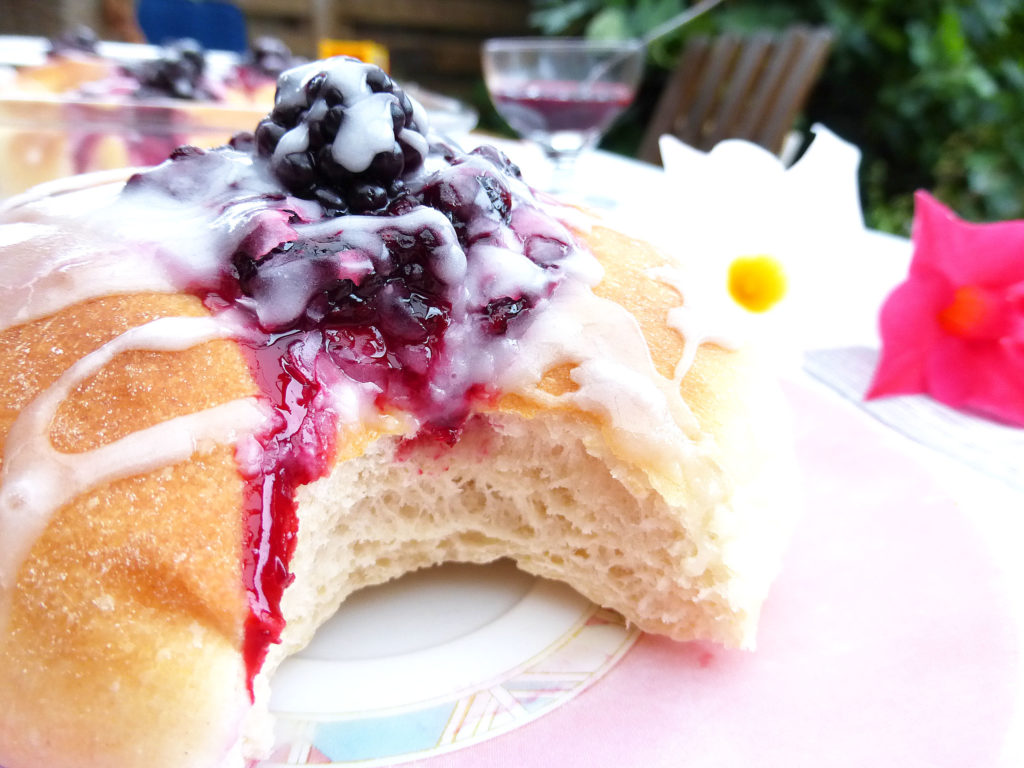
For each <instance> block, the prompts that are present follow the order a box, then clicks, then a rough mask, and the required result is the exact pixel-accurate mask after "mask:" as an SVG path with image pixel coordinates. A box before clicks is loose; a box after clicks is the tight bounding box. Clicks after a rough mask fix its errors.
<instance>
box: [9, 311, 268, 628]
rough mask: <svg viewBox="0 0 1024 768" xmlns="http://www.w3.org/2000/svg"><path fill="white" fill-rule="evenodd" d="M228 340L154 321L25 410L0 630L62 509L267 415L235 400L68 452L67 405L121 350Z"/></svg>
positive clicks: (15, 458)
mask: <svg viewBox="0 0 1024 768" xmlns="http://www.w3.org/2000/svg"><path fill="white" fill-rule="evenodd" d="M229 335H230V329H228V328H226V327H225V326H224V325H223V324H221V323H219V322H217V321H216V320H215V319H213V318H210V317H198V318H185V317H169V318H161V319H158V320H153V321H152V322H149V323H147V324H145V325H142V326H138V327H136V328H132V329H130V330H128V331H126V332H125V333H123V334H121V335H120V336H118V337H117V338H115V339H113V340H111V341H109V342H107V343H106V344H104V345H103V346H102V347H100V348H99V349H97V350H95V351H94V352H91V353H90V354H88V355H86V356H85V357H83V358H81V359H80V360H79V361H78V362H76V363H75V364H74V365H72V366H71V367H70V368H69V369H68V370H67V371H65V372H64V373H63V374H62V375H61V376H60V377H59V378H58V379H57V381H55V382H54V383H53V384H52V385H51V386H50V387H49V388H48V389H46V390H44V391H43V392H42V393H40V394H39V395H38V396H37V397H36V398H35V399H34V400H33V401H32V402H31V403H29V404H28V405H27V406H26V407H25V408H24V409H22V411H21V413H20V414H19V415H18V417H17V419H15V421H14V423H13V424H12V426H11V429H10V431H9V433H8V436H7V442H6V446H5V452H4V463H3V470H2V475H0V480H2V485H0V598H2V599H0V628H2V623H3V620H4V616H5V611H6V610H8V609H9V600H8V599H7V594H9V593H10V591H11V590H12V589H13V588H14V584H15V580H16V577H17V573H18V570H19V569H20V567H21V565H22V563H23V562H24V560H25V558H26V557H27V556H28V553H29V552H30V550H31V549H32V546H33V545H34V543H35V541H36V540H37V539H38V537H39V536H40V535H41V534H42V532H43V531H44V530H46V527H47V525H49V522H50V520H51V518H52V517H53V515H54V513H56V511H57V510H58V509H60V508H61V507H62V506H63V505H64V504H66V503H67V502H69V501H70V500H71V499H73V498H75V497H76V496H78V495H80V494H82V493H85V492H87V491H89V490H90V489H92V488H96V487H98V486H100V485H103V484H104V483H109V482H112V481H114V480H118V479H121V478H125V477H130V476H132V475H136V474H140V473H143V472H148V471H151V470H154V469H157V468H159V467H163V466H168V465H171V464H175V463H177V462H181V461H184V460H186V459H188V458H189V457H190V456H192V455H193V454H195V453H197V452H204V451H208V450H209V449H210V448H211V447H213V446H214V445H223V444H233V443H235V442H236V441H238V439H239V438H240V436H242V435H244V434H251V433H252V432H254V431H255V430H257V429H259V428H260V427H261V426H262V425H263V424H265V423H266V420H267V418H268V414H267V412H266V411H265V410H264V408H263V407H262V406H261V405H260V404H259V402H258V401H257V400H256V399H254V398H246V399H241V400H234V401H231V402H228V403H224V404H223V405H219V406H216V407H213V408H209V409H206V410H204V411H199V412H197V413H192V414H188V415H185V416H179V417H177V418H173V419H170V420H168V421H165V422H162V423H160V424H156V425H154V426H152V427H148V428H146V429H141V430H139V431H137V432H133V433H131V434H129V435H127V436H125V437H123V438H120V439H119V440H116V441H114V442H112V443H108V444H106V445H103V446H101V447H99V448H95V449H93V450H90V451H85V452H82V453H62V452H60V451H58V450H56V449H55V448H54V447H53V444H52V442H51V441H50V437H49V430H50V424H51V422H52V421H53V418H54V416H55V414H56V412H57V408H58V407H59V406H60V404H61V402H63V401H64V400H65V399H66V398H67V397H68V395H69V394H70V393H71V392H72V390H73V389H74V388H75V387H76V386H78V384H80V383H81V382H82V381H84V380H85V379H87V378H88V377H89V376H91V375H93V374H94V373H96V372H97V371H99V370H100V369H102V368H103V367H104V366H105V365H107V363H109V362H110V361H111V360H112V359H113V358H114V357H115V356H116V355H118V354H120V353H122V352H125V351H128V350H137V349H146V350H157V351H176V350H182V349H187V348H188V347H191V346H195V345H197V344H202V343H204V342H207V341H211V340H214V339H218V338H225V337H227V336H229Z"/></svg>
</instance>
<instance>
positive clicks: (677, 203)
mask: <svg viewBox="0 0 1024 768" xmlns="http://www.w3.org/2000/svg"><path fill="white" fill-rule="evenodd" d="M813 133H814V138H813V140H812V141H811V143H810V145H809V147H808V148H807V150H806V152H804V154H803V155H802V156H801V157H800V158H799V159H798V160H797V161H796V162H795V163H793V164H792V165H790V166H787V165H786V164H785V163H784V162H783V161H782V160H781V159H780V158H779V157H778V156H776V155H775V154H773V153H771V152H769V151H768V150H766V149H764V148H762V147H760V146H757V145H756V144H753V143H751V142H749V141H744V140H740V139H730V140H726V141H723V142H721V143H719V144H717V145H716V146H715V147H714V148H713V149H712V150H711V151H710V152H702V151H700V150H697V149H695V148H693V147H690V146H688V145H686V144H684V143H683V142H681V141H679V140H678V139H677V138H675V137H674V136H668V135H666V136H662V137H661V139H660V141H659V148H660V150H661V157H662V162H663V165H664V168H665V179H666V184H665V193H664V196H663V197H662V199H661V203H660V207H659V208H658V215H659V217H660V219H661V222H662V226H661V229H664V230H665V231H664V234H663V235H661V236H659V227H658V226H657V225H656V224H655V225H652V226H649V227H648V228H647V231H646V232H645V233H644V234H645V236H646V237H647V238H648V239H653V240H654V241H655V242H656V243H657V244H658V245H659V246H660V247H662V248H663V249H664V250H665V251H666V252H668V253H678V254H680V255H681V256H683V257H684V261H686V262H687V263H689V264H691V265H697V266H696V274H693V275H689V276H688V285H690V286H692V288H693V289H692V290H691V291H690V293H689V294H688V295H685V296H684V297H683V298H684V302H686V303H687V304H693V305H700V310H701V315H702V316H706V317H712V318H714V322H715V323H716V324H717V325H716V329H717V330H722V331H724V335H725V337H727V338H731V337H737V336H738V337H740V338H745V337H751V336H756V337H759V338H763V340H764V342H765V344H764V345H763V346H766V347H768V346H770V347H772V348H773V351H776V352H778V353H779V355H778V359H779V360H780V362H781V363H782V364H783V365H784V366H787V367H792V366H796V367H799V365H800V360H801V358H800V355H801V353H802V351H803V350H805V349H809V348H815V347H821V346H835V345H837V344H842V343H852V342H854V341H857V340H860V339H861V338H862V337H863V336H864V333H862V332H861V328H863V327H866V328H867V329H868V332H869V333H871V334H873V333H874V327H873V326H874V320H875V315H876V313H877V310H872V311H871V312H870V313H864V316H863V317H862V318H860V317H859V316H858V314H857V307H859V306H863V305H864V304H865V302H866V300H865V297H864V295H863V294H864V292H865V291H866V290H867V289H865V290H861V289H860V288H859V280H858V275H859V274H860V272H861V264H860V261H859V260H860V259H861V258H863V257H864V256H863V254H864V251H865V247H864V246H863V239H864V236H865V231H866V230H865V229H864V222H863V215H862V213H861V208H860V200H859V198H860V195H859V191H858V186H857V172H858V165H859V163H860V151H859V150H858V149H857V147H856V146H854V145H853V144H850V143H849V142H846V141H844V140H843V139H841V138H840V137H839V136H837V135H836V134H834V133H833V132H832V131H830V130H829V129H828V128H826V127H825V126H823V125H815V126H814V128H813ZM634 218H639V217H638V216H636V215H634ZM902 274H903V273H902V272H900V276H902ZM893 284H894V283H890V284H889V285H893ZM884 295H885V294H884V293H880V294H879V295H878V297H877V304H875V306H876V307H877V306H878V305H879V304H880V303H881V300H882V298H883V296H884ZM858 319H859V320H860V322H856V321H857V320H858ZM719 326H720V327H719Z"/></svg>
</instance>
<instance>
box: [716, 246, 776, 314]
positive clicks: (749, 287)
mask: <svg viewBox="0 0 1024 768" xmlns="http://www.w3.org/2000/svg"><path fill="white" fill-rule="evenodd" d="M729 295H730V296H732V298H733V301H735V302H736V303H737V304H739V305H740V306H741V307H743V308H744V309H746V310H748V311H750V312H767V311H768V310H769V309H771V308H772V307H774V306H775V305H776V304H778V303H779V301H781V300H782V297H783V296H785V295H786V272H785V270H784V269H783V268H782V264H781V263H779V260H778V259H776V258H775V257H774V256H768V255H766V254H758V255H756V256H740V257H738V258H736V259H734V260H733V262H732V264H730V265H729Z"/></svg>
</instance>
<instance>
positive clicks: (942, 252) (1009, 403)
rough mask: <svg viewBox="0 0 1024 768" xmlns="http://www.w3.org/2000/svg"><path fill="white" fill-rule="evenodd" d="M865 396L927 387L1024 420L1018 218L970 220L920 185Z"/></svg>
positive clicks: (1019, 422)
mask: <svg viewBox="0 0 1024 768" xmlns="http://www.w3.org/2000/svg"><path fill="white" fill-rule="evenodd" d="M914 202H915V212H914V231H913V241H914V257H913V260H912V262H911V264H910V274H909V275H908V276H907V279H906V281H904V282H903V283H902V284H901V285H900V286H899V287H898V288H896V290H895V291H893V292H892V294H891V295H890V296H889V298H888V299H886V301H885V305H884V306H883V307H882V313H881V318H880V322H881V333H882V354H881V358H880V360H879V363H878V368H877V369H876V371H875V376H874V380H873V381H872V383H871V386H870V388H869V390H868V393H867V397H868V398H875V397H882V396H885V395H901V394H915V393H925V394H928V395H931V396H932V397H934V398H935V399H936V400H938V401H940V402H943V403H945V404H947V405H949V406H952V407H953V408H959V409H963V410H966V411H973V412H976V413H979V414H983V415H986V416H989V417H992V418H994V419H998V420H1000V421H1003V422H1007V423H1009V424H1013V425H1015V426H1021V427H1024V221H1004V222H997V223H993V224H972V223H970V222H966V221H964V220H962V219H960V218H958V217H957V216H956V214H954V213H953V212H952V211H950V210H949V209H948V208H946V207H945V206H943V205H942V204H941V203H939V202H938V201H937V200H935V198H933V197H931V196H930V195H928V194H926V193H924V192H918V193H917V195H916V197H915V199H914Z"/></svg>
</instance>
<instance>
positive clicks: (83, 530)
mask: <svg viewBox="0 0 1024 768" xmlns="http://www.w3.org/2000/svg"><path fill="white" fill-rule="evenodd" d="M203 312H204V310H203V309H202V307H201V305H200V304H199V302H198V301H196V300H195V299H194V298H192V297H187V296H165V295H143V296H129V297H111V298H103V299H97V300H93V301H90V302H86V303H84V304H81V305H78V306H74V307H71V308H69V309H67V310H65V311H62V312H60V313H58V314H56V315H54V316H52V317H49V318H45V319H43V320H39V321H36V322H33V323H29V324H26V325H22V326H18V327H15V328H11V329H8V330H7V331H5V332H3V333H2V334H0V370H3V371H5V372H7V375H6V376H4V377H2V378H0V403H2V410H0V437H2V438H4V439H5V438H6V435H7V432H8V430H9V428H10V425H11V423H12V421H13V419H14V418H15V416H16V415H17V413H18V412H19V411H20V409H21V408H22V407H24V405H25V404H27V403H28V402H30V401H31V399H32V398H33V397H34V396H35V395H36V394H38V393H39V392H41V391H42V390H43V389H44V388H45V387H47V386H49V384H51V383H52V382H53V381H54V380H55V379H56V378H57V376H58V375H59V374H60V373H61V372H62V371H63V370H64V369H66V368H67V367H68V366H69V365H70V364H71V363H72V362H74V361H75V360H77V359H79V358H81V357H82V356H83V355H85V354H87V353H89V352H91V351H92V350H94V349H96V348H98V347H99V346H101V345H102V344H103V343H105V342H106V341H109V340H110V339H112V338H114V337H115V336H117V335H119V334H121V333H122V332H123V331H124V330H126V329H127V328H130V327H133V326H136V325H141V324H142V323H144V322H146V321H148V320H150V319H153V318H155V317H161V316H173V315H196V314H201V313H203ZM252 392H253V384H252V380H251V377H250V375H249V372H248V370H247V368H246V365H245V362H244V360H243V359H242V358H241V356H240V354H239V351H238V349H237V347H235V345H233V344H232V343H230V342H224V341H218V342H211V343H207V344H204V345H201V346H197V347H194V348H192V349H189V350H187V351H184V352H181V353H168V352H159V353H158V352H130V353H125V354H123V355H120V356H118V357H117V358H115V359H114V360H113V361H112V362H111V364H109V365H108V366H106V367H105V368H104V369H103V370H102V371H101V372H100V373H99V374H97V375H96V376H94V377H92V378H91V379H89V380H87V381H85V382H84V383H83V384H82V386H80V387H79V388H78V389H77V390H76V391H75V392H74V393H73V394H72V396H71V397H69V398H68V400H67V401H66V402H65V403H64V404H63V405H62V406H61V408H60V410H59V411H58V414H57V417H56V419H55V420H54V423H53V426H52V430H51V438H52V442H53V444H54V446H55V447H57V448H58V449H59V450H62V451H67V452H77V451H83V450H88V449H90V448H95V447H97V446H99V445H103V444H106V443H108V442H110V441H113V440H116V439H118V438H119V437H122V436H124V435H126V434H128V433H130V432H133V431H136V430H138V429H139V428H142V427H145V426H149V425H151V424H155V423H158V422H160V421H163V420H165V419H169V418H172V417H174V416H178V415H182V414H186V413H191V412H194V411H197V410H200V409H202V408H206V407H209V406H212V405H215V404H218V403H221V402H226V401H228V400H231V399H234V398H236V397H239V396H243V395H247V394H251V393H252ZM241 490H242V484H241V480H240V478H239V476H238V472H237V469H236V465H235V461H234V455H233V451H232V449H231V448H227V447H225V448H219V449H217V450H215V451H212V452H209V453H206V454H203V455H199V456H197V457H195V458H194V459H193V460H192V461H189V462H185V463H181V464H178V465H175V466H171V467H166V468H163V469H159V470H156V471H153V472H150V473H147V474H144V475H140V476H137V477H131V478H127V479H123V480H119V481H117V482H113V483H111V484H109V485H106V486H103V487H100V488H97V489H95V490H94V491H91V492H87V493H85V494H83V495H81V496H79V497H78V498H76V499H74V500H73V501H72V502H71V503H69V504H67V505H65V506H64V507H63V508H61V509H60V510H59V511H58V512H57V514H56V516H55V518H54V520H53V521H52V523H51V524H50V526H49V527H48V528H47V530H46V533H45V534H44V535H43V536H42V537H41V538H40V539H39V541H38V542H37V543H36V545H35V546H34V547H33V549H32V551H31V554H30V556H29V559H28V561H27V562H26V563H25V564H24V566H23V567H22V568H21V570H20V571H19V575H18V581H17V590H16V593H15V595H14V598H13V600H12V603H11V615H10V627H9V634H6V635H0V690H3V691H17V692H18V693H17V695H13V696H6V695H5V696H3V697H0V745H12V746H15V745H18V744H20V745H21V748H22V749H23V750H24V749H27V748H28V747H26V745H27V744H29V745H30V746H31V749H30V750H29V751H16V752H13V753H10V754H7V753H4V749H3V748H0V762H2V763H3V764H5V765H7V766H8V768H22V766H26V767H27V766H35V765H47V766H61V765H68V766H86V765H94V764H95V765H104V766H111V765H118V766H120V765H125V766H129V765H186V764H188V763H187V762H183V760H184V758H183V757H182V755H181V754H180V750H181V749H182V745H181V744H180V743H176V741H180V739H179V740H176V739H174V738H171V737H170V736H169V735H168V734H173V733H175V732H177V733H179V734H180V733H181V732H182V729H184V732H188V730H189V729H192V730H198V729H199V728H200V727H201V725H202V718H205V719H211V718H213V719H214V720H215V721H216V720H219V721H222V722H225V713H224V712H223V711H216V710H218V709H222V708H223V707H224V705H225V703H226V702H225V694H226V693H227V692H228V691H231V692H233V693H234V695H238V693H239V692H240V689H239V686H240V684H241V681H242V677H241V675H242V670H241V666H240V663H239V662H238V660H237V659H238V657H237V649H238V648H239V646H240V642H241V637H242V628H243V622H244V620H245V617H246V612H247V604H246V598H245V594H244V592H243V590H242V586H241V579H240V575H241V542H242V526H243V520H242V518H241V512H240V508H241ZM191 656H196V657H197V658H198V659H202V658H203V657H204V656H206V657H207V661H208V665H207V667H208V668H207V669H205V670H204V669H203V667H202V665H201V664H200V665H197V664H196V659H194V658H191ZM137 681H146V684H145V685H139V683H138V682H137ZM214 705H215V711H214V712H211V706H214ZM234 706H236V707H237V702H235V704H234ZM76 713H78V714H77V715H76ZM89 713H92V714H89ZM230 714H231V713H230V712H229V713H228V718H230ZM168 721H171V722H174V721H177V725H178V726H179V727H178V728H165V729H164V730H165V731H166V733H160V724H161V723H167V722H168ZM140 724H145V725H144V726H143V727H140ZM36 730H38V731H41V733H40V741H38V742H36V741H35V740H34V739H33V740H32V741H31V742H28V741H26V739H25V738H24V734H25V733H32V732H33V731H36ZM214 732H216V731H214ZM15 734H18V737H17V738H15ZM140 750H142V751H141V752H139V751H140ZM136 752H139V754H138V755H136ZM91 754H94V755H95V760H96V761H95V762H91V761H90V755H91ZM115 755H116V756H117V757H116V761H115V758H114V756H115ZM143 756H145V757H144V759H143Z"/></svg>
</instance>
